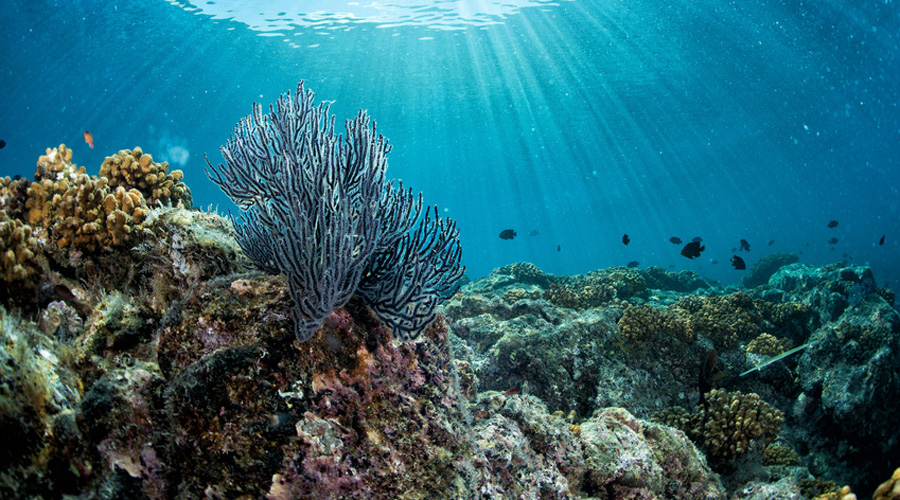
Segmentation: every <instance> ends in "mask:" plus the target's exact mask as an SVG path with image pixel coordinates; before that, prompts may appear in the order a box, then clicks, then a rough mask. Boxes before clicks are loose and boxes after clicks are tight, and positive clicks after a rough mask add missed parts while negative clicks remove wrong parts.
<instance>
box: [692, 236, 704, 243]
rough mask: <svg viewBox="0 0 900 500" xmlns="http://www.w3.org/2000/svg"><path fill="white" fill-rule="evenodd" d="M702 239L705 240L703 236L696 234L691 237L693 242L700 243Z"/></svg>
mask: <svg viewBox="0 0 900 500" xmlns="http://www.w3.org/2000/svg"><path fill="white" fill-rule="evenodd" d="M701 241H703V238H701V237H699V236H694V237H693V238H692V239H691V243H700V242H701Z"/></svg>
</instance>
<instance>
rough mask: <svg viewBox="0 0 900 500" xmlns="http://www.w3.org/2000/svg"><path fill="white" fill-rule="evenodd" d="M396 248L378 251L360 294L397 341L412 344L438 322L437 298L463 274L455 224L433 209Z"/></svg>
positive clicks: (438, 301)
mask: <svg viewBox="0 0 900 500" xmlns="http://www.w3.org/2000/svg"><path fill="white" fill-rule="evenodd" d="M430 214H431V210H428V209H426V210H425V217H424V218H423V219H421V221H420V223H419V226H418V227H417V228H416V230H415V231H414V232H412V233H408V234H405V235H404V236H403V237H402V238H400V240H399V241H398V242H397V243H396V246H393V245H392V246H390V247H381V248H380V249H379V251H378V253H377V254H376V256H375V260H374V262H373V263H372V268H371V270H370V271H369V273H368V274H367V275H366V277H365V278H364V280H363V282H362V283H360V286H359V291H360V293H361V294H362V295H363V297H364V298H365V299H366V302H368V304H369V305H370V306H371V307H372V310H374V311H375V314H377V315H378V317H379V318H381V320H382V321H384V322H385V323H387V324H388V325H390V327H391V329H392V330H393V332H394V334H395V336H397V337H399V338H400V339H402V340H413V339H415V338H416V337H417V336H418V335H419V334H420V333H421V332H422V330H423V329H424V328H425V327H427V326H428V325H429V324H431V322H432V321H434V319H435V317H436V316H437V308H438V306H439V305H440V304H441V302H442V301H443V299H442V297H443V294H445V293H446V292H447V291H448V290H449V289H450V288H451V287H452V286H453V285H454V284H455V283H456V282H457V281H459V279H460V278H462V275H463V273H465V267H463V266H461V265H460V260H461V258H462V250H461V248H460V245H459V239H458V237H459V230H458V229H457V228H456V222H454V221H452V220H450V219H448V218H441V217H439V216H438V209H437V207H436V206H435V207H434V215H433V216H431V215H430Z"/></svg>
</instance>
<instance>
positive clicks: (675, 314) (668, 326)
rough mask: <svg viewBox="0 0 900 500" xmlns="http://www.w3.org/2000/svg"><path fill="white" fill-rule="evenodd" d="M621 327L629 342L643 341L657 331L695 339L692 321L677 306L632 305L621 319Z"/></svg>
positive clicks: (686, 339) (689, 340)
mask: <svg viewBox="0 0 900 500" xmlns="http://www.w3.org/2000/svg"><path fill="white" fill-rule="evenodd" d="M619 328H621V329H622V337H623V338H624V339H625V340H626V341H627V342H629V343H638V342H643V341H645V340H647V339H649V338H651V337H652V336H653V335H655V334H656V333H657V332H662V333H664V334H666V335H669V336H674V337H676V338H678V339H679V340H682V341H684V342H692V341H693V340H694V330H693V328H692V327H691V323H690V321H689V320H688V319H687V317H686V316H685V314H684V312H683V311H682V310H680V309H677V308H670V309H666V310H661V309H657V308H655V307H652V306H648V305H640V306H631V307H629V308H628V309H626V310H625V312H624V313H623V314H622V317H621V318H620V319H619Z"/></svg>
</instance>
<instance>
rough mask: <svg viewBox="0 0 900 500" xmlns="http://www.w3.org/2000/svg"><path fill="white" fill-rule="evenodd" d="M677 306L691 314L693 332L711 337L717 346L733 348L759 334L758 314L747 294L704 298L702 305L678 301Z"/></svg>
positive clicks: (738, 293)
mask: <svg viewBox="0 0 900 500" xmlns="http://www.w3.org/2000/svg"><path fill="white" fill-rule="evenodd" d="M678 305H679V306H681V307H683V308H685V309H687V310H689V311H690V312H691V325H692V326H693V328H694V331H695V332H698V333H703V334H705V335H706V336H708V337H709V338H710V340H712V341H713V342H714V343H715V345H716V346H720V347H734V346H735V345H737V343H738V341H740V340H741V339H747V338H753V337H755V336H756V335H757V334H758V333H759V327H758V326H757V323H758V322H759V320H760V315H759V312H758V311H757V308H756V305H755V304H754V301H753V299H752V298H750V296H749V295H747V294H746V293H744V292H736V293H733V294H731V295H726V296H724V297H704V298H703V299H701V300H700V301H699V303H698V302H697V301H692V302H691V303H682V302H681V301H679V302H678Z"/></svg>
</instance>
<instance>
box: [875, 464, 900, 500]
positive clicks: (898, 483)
mask: <svg viewBox="0 0 900 500" xmlns="http://www.w3.org/2000/svg"><path fill="white" fill-rule="evenodd" d="M872 499H873V500H898V499H900V468H897V469H895V470H894V474H893V475H892V476H891V478H890V479H888V480H887V481H885V482H883V483H881V484H880V485H879V486H878V488H877V489H876V490H875V494H874V495H872Z"/></svg>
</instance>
